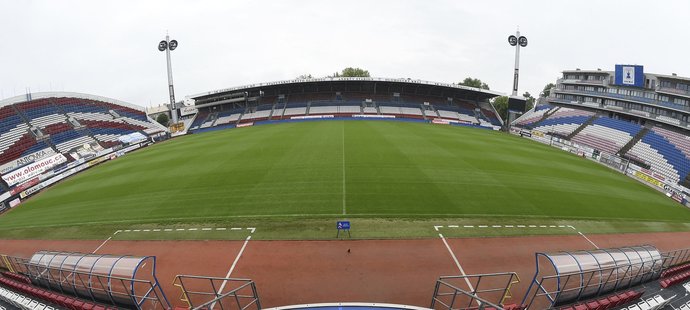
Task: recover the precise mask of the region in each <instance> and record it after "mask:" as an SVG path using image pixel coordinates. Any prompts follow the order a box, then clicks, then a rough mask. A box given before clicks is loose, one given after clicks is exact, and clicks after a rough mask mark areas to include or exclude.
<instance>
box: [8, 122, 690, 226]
mask: <svg viewBox="0 0 690 310" xmlns="http://www.w3.org/2000/svg"><path fill="white" fill-rule="evenodd" d="M336 218H352V219H358V220H359V221H360V222H361V223H362V224H361V225H360V226H359V227H360V228H361V227H372V228H371V230H372V231H375V230H376V228H374V227H378V229H380V230H381V231H380V232H378V233H374V234H373V235H372V236H371V237H398V236H411V237H423V236H425V235H426V234H427V233H428V232H426V231H425V230H424V229H418V228H414V227H415V225H417V227H421V226H424V227H431V226H430V225H431V223H436V222H442V223H443V222H446V223H451V222H458V223H463V222H468V221H469V222H472V221H474V222H477V221H484V222H489V223H492V222H494V223H495V222H504V223H505V222H511V221H512V222H515V221H517V222H521V221H522V222H525V223H527V222H529V221H533V222H534V221H541V222H544V221H547V220H548V221H560V222H567V223H571V222H578V221H579V223H580V225H584V226H588V225H589V226H590V227H591V228H590V229H589V230H590V231H592V232H608V231H611V232H619V231H645V227H646V228H648V230H651V231H655V230H687V229H690V228H689V226H687V224H684V223H686V222H690V210H688V209H687V208H685V207H682V206H680V205H679V204H677V203H675V202H673V201H672V200H670V199H668V198H666V197H664V196H663V195H662V194H661V193H659V192H657V191H654V190H653V189H650V188H648V187H647V186H645V185H643V184H640V183H638V182H637V181H634V180H632V179H630V178H628V177H626V176H623V175H622V174H620V173H618V172H615V171H612V170H610V169H608V168H606V167H603V166H601V165H599V164H597V163H593V162H591V161H589V160H586V159H583V158H579V157H577V156H574V155H572V154H569V153H566V152H562V151H560V150H557V149H553V148H551V147H548V146H544V145H540V144H538V143H535V142H532V141H527V140H525V139H521V138H518V137H513V136H510V135H507V134H504V133H498V132H493V131H488V130H479V129H474V128H462V127H452V126H445V125H432V124H420V123H405V122H388V121H319V122H302V123H285V124H276V125H263V126H255V127H250V128H241V129H233V130H221V131H215V132H209V133H202V134H194V135H189V136H185V137H181V138H178V139H175V140H172V141H168V142H164V143H161V144H158V145H154V146H152V147H149V148H147V149H144V150H141V151H137V152H134V153H132V154H128V155H126V156H124V157H122V158H119V159H117V160H114V161H112V162H108V163H105V164H102V165H100V166H98V167H95V168H93V169H90V170H88V171H86V172H83V173H81V174H78V175H76V176H74V177H72V178H70V179H68V180H65V181H63V182H62V183H60V184H58V185H56V186H54V187H53V188H50V189H48V190H46V191H44V192H43V193H41V194H39V195H38V196H36V197H34V198H32V199H30V200H28V201H26V202H25V203H23V204H22V205H21V206H20V207H18V208H16V209H14V210H12V211H10V212H7V213H6V214H5V215H3V216H0V237H5V238H16V237H28V238H32V237H36V238H51V237H58V238H99V237H101V236H103V235H104V234H105V235H107V234H109V233H111V232H112V231H113V229H123V228H128V227H137V225H139V226H142V225H144V226H146V225H148V226H151V225H157V226H160V227H163V226H165V225H169V226H170V225H177V226H179V225H194V224H205V225H215V226H218V225H220V226H223V225H226V224H237V225H242V224H247V225H256V226H259V227H264V229H263V230H264V231H265V233H266V235H265V236H266V237H267V238H273V237H275V238H280V236H281V234H283V233H284V234H286V235H285V236H286V238H318V237H319V236H318V234H319V231H327V232H328V233H330V232H331V231H330V230H329V229H330V226H329V225H331V226H332V224H333V223H334V222H335V221H334V219H336ZM305 223H310V225H312V226H310V228H305V227H303V226H304V225H305ZM355 223H357V222H356V221H355ZM650 223H658V224H653V225H652V224H650ZM406 224H409V227H411V228H409V230H408V231H405V228H402V231H403V232H402V233H400V232H394V231H395V230H396V229H399V228H401V227H405V225H406ZM261 225H263V226H261ZM387 225H388V226H390V230H389V229H384V228H381V227H388V226H387ZM650 225H651V226H650ZM313 227H316V228H313ZM595 227H596V228H595ZM650 227H651V228H650ZM281 229H282V230H283V231H282V232H281ZM353 229H354V227H353ZM271 231H273V232H274V234H272V233H271ZM360 231H361V229H360ZM364 235H366V233H365V234H364ZM432 235H433V234H432ZM144 238H145V237H144Z"/></svg>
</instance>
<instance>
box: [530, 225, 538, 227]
mask: <svg viewBox="0 0 690 310" xmlns="http://www.w3.org/2000/svg"><path fill="white" fill-rule="evenodd" d="M535 227H537V225H529V228H535Z"/></svg>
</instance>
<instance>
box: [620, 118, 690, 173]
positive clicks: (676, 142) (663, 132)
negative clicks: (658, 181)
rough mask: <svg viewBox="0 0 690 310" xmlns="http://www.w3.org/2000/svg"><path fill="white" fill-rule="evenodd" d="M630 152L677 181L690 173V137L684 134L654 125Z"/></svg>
mask: <svg viewBox="0 0 690 310" xmlns="http://www.w3.org/2000/svg"><path fill="white" fill-rule="evenodd" d="M628 153H629V154H631V155H633V156H635V157H637V158H638V159H642V160H644V161H645V162H647V163H648V164H650V166H651V168H652V170H655V171H658V172H660V173H662V174H664V175H666V176H667V177H669V178H671V179H673V180H674V181H675V182H678V181H679V180H683V179H685V177H686V176H688V174H690V139H689V138H688V137H687V136H685V135H683V134H680V133H677V132H674V131H670V130H668V129H664V128H660V127H653V128H652V129H651V130H650V131H649V132H647V134H645V135H644V137H642V140H640V141H639V142H638V143H636V144H635V145H634V146H633V148H632V149H631V152H628Z"/></svg>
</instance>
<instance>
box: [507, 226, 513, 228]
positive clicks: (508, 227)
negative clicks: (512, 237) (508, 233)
mask: <svg viewBox="0 0 690 310" xmlns="http://www.w3.org/2000/svg"><path fill="white" fill-rule="evenodd" d="M505 227H506V228H513V225H505Z"/></svg>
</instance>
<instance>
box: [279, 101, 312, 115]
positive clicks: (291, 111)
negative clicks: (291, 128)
mask: <svg viewBox="0 0 690 310" xmlns="http://www.w3.org/2000/svg"><path fill="white" fill-rule="evenodd" d="M306 114H307V104H306V103H288V104H286V105H285V111H284V112H283V117H284V118H285V116H294V115H306ZM288 118H289V117H288Z"/></svg>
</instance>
